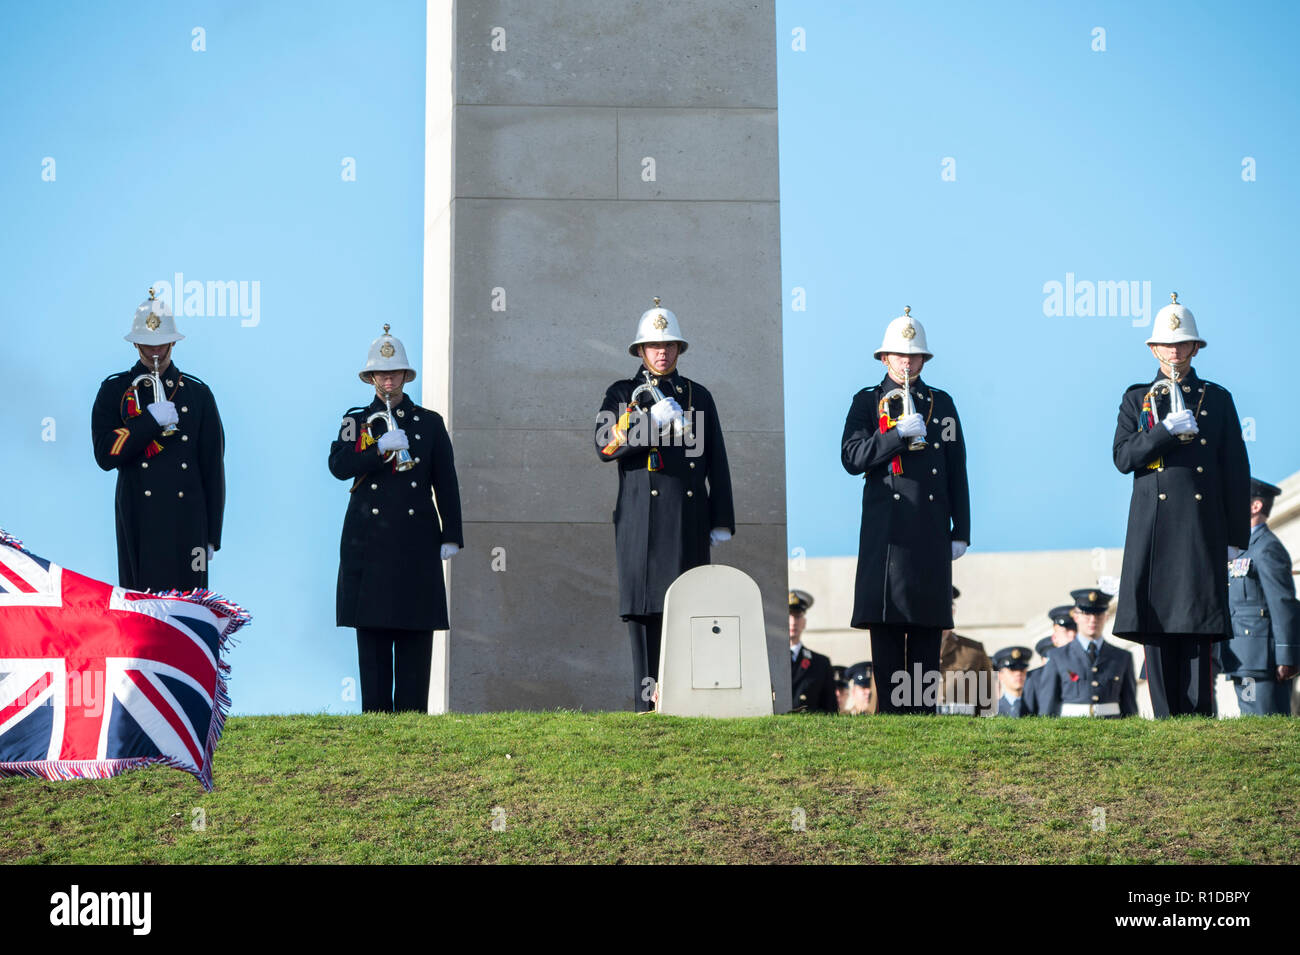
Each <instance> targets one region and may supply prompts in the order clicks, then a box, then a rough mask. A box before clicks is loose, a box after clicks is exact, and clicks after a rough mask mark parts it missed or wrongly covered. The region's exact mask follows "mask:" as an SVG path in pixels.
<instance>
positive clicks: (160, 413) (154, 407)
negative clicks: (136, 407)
mask: <svg viewBox="0 0 1300 955" xmlns="http://www.w3.org/2000/svg"><path fill="white" fill-rule="evenodd" d="M149 413H150V414H151V415H153V418H154V420H155V421H157V422H158V423H159V424H160V425H162V426H163V427H164V428H166V427H168V426H169V425H173V424H180V420H181V416H180V415H178V414H177V413H176V406H175V405H174V404H172V403H171V402H170V401H155V402H154V403H153V404H151V405H150V406H149Z"/></svg>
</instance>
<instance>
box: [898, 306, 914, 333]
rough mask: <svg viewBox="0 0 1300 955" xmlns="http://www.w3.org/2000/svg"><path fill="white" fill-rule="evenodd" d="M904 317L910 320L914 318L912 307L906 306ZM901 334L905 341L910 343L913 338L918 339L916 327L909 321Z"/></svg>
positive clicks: (904, 307)
mask: <svg viewBox="0 0 1300 955" xmlns="http://www.w3.org/2000/svg"><path fill="white" fill-rule="evenodd" d="M903 315H905V316H906V317H907V318H909V319H910V318H911V317H912V306H910V305H904V306H903ZM899 334H901V335H902V336H903V338H904V339H905V340H907V341H909V342H910V341H911V340H912V339H913V338H915V337H916V326H915V325H913V324H912V323H911V322H910V321H909V322H908V323H907V324H906V325H904V326H903V330H902V332H900V333H899Z"/></svg>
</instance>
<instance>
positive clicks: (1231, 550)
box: [1228, 544, 1245, 560]
mask: <svg viewBox="0 0 1300 955" xmlns="http://www.w3.org/2000/svg"><path fill="white" fill-rule="evenodd" d="M1244 553H1245V551H1243V550H1242V549H1241V548H1240V547H1233V546H1232V545H1231V544H1229V545H1228V560H1236V559H1237V558H1238V557H1240V556H1241V555H1242V554H1244Z"/></svg>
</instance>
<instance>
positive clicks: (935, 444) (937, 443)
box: [934, 441, 939, 449]
mask: <svg viewBox="0 0 1300 955" xmlns="http://www.w3.org/2000/svg"><path fill="white" fill-rule="evenodd" d="M934 446H935V448H936V449H937V448H938V447H939V442H938V441H936V442H935V443H934Z"/></svg>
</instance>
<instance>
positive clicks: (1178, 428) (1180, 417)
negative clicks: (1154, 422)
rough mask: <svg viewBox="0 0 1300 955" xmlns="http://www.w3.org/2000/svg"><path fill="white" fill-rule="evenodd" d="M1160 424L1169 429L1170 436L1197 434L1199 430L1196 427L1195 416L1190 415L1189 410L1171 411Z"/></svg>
mask: <svg viewBox="0 0 1300 955" xmlns="http://www.w3.org/2000/svg"><path fill="white" fill-rule="evenodd" d="M1160 423H1161V424H1163V425H1164V426H1165V427H1166V428H1168V429H1169V433H1170V434H1198V433H1199V432H1200V430H1201V429H1200V428H1198V427H1197V426H1196V415H1194V414H1192V411H1191V409H1190V408H1184V409H1183V410H1182V411H1171V412H1170V413H1169V414H1167V415H1166V416H1165V420H1164V421H1162V422H1160Z"/></svg>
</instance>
